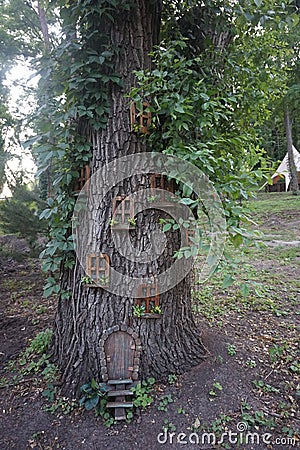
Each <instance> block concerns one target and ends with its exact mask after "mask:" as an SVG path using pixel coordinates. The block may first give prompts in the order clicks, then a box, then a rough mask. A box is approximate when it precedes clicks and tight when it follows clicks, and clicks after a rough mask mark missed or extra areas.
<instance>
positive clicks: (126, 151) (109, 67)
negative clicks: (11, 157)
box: [53, 0, 205, 393]
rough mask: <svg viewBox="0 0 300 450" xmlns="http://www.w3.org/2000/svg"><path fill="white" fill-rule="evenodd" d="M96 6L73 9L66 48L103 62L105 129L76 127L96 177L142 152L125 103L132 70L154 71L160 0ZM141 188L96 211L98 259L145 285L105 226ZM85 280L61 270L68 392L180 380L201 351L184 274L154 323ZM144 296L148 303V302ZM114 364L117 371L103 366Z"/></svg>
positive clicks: (164, 297)
mask: <svg viewBox="0 0 300 450" xmlns="http://www.w3.org/2000/svg"><path fill="white" fill-rule="evenodd" d="M102 3H103V2H98V3H97V2H96V3H95V2H91V1H89V2H82V3H81V4H80V8H77V10H75V9H73V13H74V14H75V15H76V14H77V15H78V16H77V17H78V22H77V24H79V27H80V29H79V35H78V34H77V36H76V37H75V36H74V35H71V36H68V37H67V39H69V43H70V42H71V41H72V39H73V40H74V39H77V40H80V41H81V45H82V46H83V50H84V51H85V52H86V54H89V55H93V56H94V58H98V61H99V58H100V60H102V61H103V62H104V59H105V58H106V60H108V64H103V66H102V68H101V69H100V77H102V81H103V77H107V78H105V80H107V83H105V92H104V91H103V84H102V85H101V78H100V83H98V89H99V91H101V90H102V92H100V96H101V95H102V98H101V103H102V106H101V104H100V105H99V107H100V108H101V107H102V108H104V109H105V111H106V113H107V121H106V123H104V124H102V125H101V127H99V122H98V123H97V118H95V120H94V123H92V124H91V123H89V124H87V122H86V120H85V118H82V119H80V118H79V117H78V115H77V119H78V120H77V124H76V126H75V128H76V132H77V133H79V134H80V135H81V138H82V140H83V142H84V143H88V144H89V146H90V160H89V161H88V164H89V167H90V169H91V172H92V173H93V174H94V173H96V171H97V170H99V169H101V167H102V166H103V165H104V164H107V163H109V162H110V161H112V160H114V159H117V158H120V157H122V156H125V155H130V154H136V153H140V152H145V151H147V144H146V141H145V140H144V139H143V135H142V134H140V133H139V132H133V131H132V125H131V124H130V101H129V99H128V98H127V97H128V94H129V93H130V90H131V89H132V88H133V87H134V85H135V83H136V79H135V71H137V70H147V69H150V68H151V58H150V56H149V53H150V52H151V51H152V50H153V46H154V45H155V44H157V43H158V37H159V30H160V20H161V19H160V17H161V2H160V1H159V0H155V1H146V0H137V1H135V2H132V3H130V5H129V4H128V3H127V2H111V3H115V4H116V5H117V4H118V6H113V5H112V6H111V8H108V9H107V10H105V7H104V6H103V5H104V3H103V5H102ZM107 3H109V2H107ZM91 10H93V13H92V14H91ZM99 30H101V31H100V32H99ZM80 57H81V58H82V55H80ZM101 58H102V59H101ZM78 64H79V63H78ZM82 64H84V61H82ZM116 74H117V75H116ZM89 81H90V83H94V82H97V80H96V79H95V78H94V77H93V75H90V79H88V78H86V80H85V82H86V83H88V82H89ZM76 106H77V107H78V105H76ZM141 180H142V179H141V177H137V178H135V179H134V180H133V181H130V183H128V181H127V183H126V182H124V183H123V184H121V185H119V186H117V188H116V189H115V191H114V193H113V192H112V193H110V195H108V196H107V197H106V198H105V201H104V202H103V203H102V204H101V208H99V206H98V212H96V215H97V218H96V222H97V224H98V225H97V232H96V235H97V239H98V243H99V244H98V247H97V250H96V254H97V255H99V254H100V253H105V254H107V255H108V257H109V264H110V265H111V268H115V269H116V268H117V269H118V270H120V271H121V272H122V271H124V276H125V275H127V274H128V273H129V274H134V275H135V276H136V277H139V276H140V277H143V276H144V275H145V270H147V268H146V269H145V265H144V264H134V262H130V261H129V262H128V260H127V259H126V257H122V256H121V255H120V254H119V253H118V249H114V248H112V240H111V239H112V238H111V232H110V226H109V222H110V218H111V217H112V204H113V198H114V196H116V194H117V193H119V194H120V192H122V193H124V194H125V195H129V194H130V193H131V192H130V191H132V190H136V189H137V187H138V185H139V184H140V183H141ZM149 180H150V177H148V181H147V177H146V185H147V183H148V187H149V186H150V181H149ZM144 183H145V181H144ZM92 185H93V179H92V180H91V187H92ZM96 208H97V207H96ZM155 219H156V220H157V219H158V218H157V214H156V213H155V211H154V210H153V209H152V210H151V212H148V213H144V214H143V213H141V214H140V217H138V218H137V220H138V224H137V231H136V234H134V236H133V240H134V244H135V245H137V246H139V245H141V246H142V245H144V246H146V247H147V245H148V244H149V242H148V243H147V242H146V241H147V239H148V235H150V234H151V231H153V229H152V228H153V223H154V222H155ZM140 230H142V232H141V231H140ZM141 240H142V241H143V244H141ZM177 247H178V246H177ZM172 250H173V251H175V250H176V242H175V241H174V238H173V242H171V244H170V246H169V248H167V250H166V252H165V254H163V257H162V259H161V262H160V265H159V266H158V267H159V270H164V269H165V268H166V266H167V265H168V264H169V263H170V260H172V256H171V255H172V253H173V251H172ZM96 257H97V256H96ZM148 270H149V269H148ZM154 270H155V268H154V269H153V271H154ZM90 275H91V274H90ZM148 275H149V274H148ZM155 275H156V274H155V273H154V276H155ZM84 276H85V272H84V268H83V267H82V266H81V265H80V264H79V262H78V260H76V263H75V265H74V267H73V268H72V269H69V270H67V269H66V268H65V267H64V269H63V272H62V280H61V284H62V286H63V288H64V290H65V291H67V292H68V291H69V292H70V291H71V292H72V295H71V297H70V298H68V296H60V298H59V304H58V309H57V314H56V320H55V328H54V341H53V350H54V359H55V361H56V362H57V364H58V367H59V368H60V370H61V373H62V376H63V380H64V387H65V390H66V391H68V392H69V393H70V392H71V393H74V392H78V389H79V387H80V386H81V385H82V384H83V383H84V382H86V381H87V380H88V379H91V378H92V377H94V378H97V379H99V377H100V374H102V376H103V379H104V380H105V379H107V378H115V377H117V378H119V377H122V376H123V378H124V377H125V378H130V377H131V375H134V373H135V375H134V376H133V378H137V377H139V378H144V377H146V376H149V375H152V376H154V377H161V376H163V375H165V376H166V375H167V374H169V373H174V372H176V373H178V372H182V371H184V370H186V369H188V368H190V367H191V366H192V365H194V364H196V363H198V362H199V361H201V360H202V358H203V356H204V353H205V351H204V348H203V345H202V343H201V338H200V332H199V330H198V328H197V327H196V325H195V322H194V319H193V315H192V307H191V295H190V279H189V276H187V277H186V279H185V280H184V281H181V282H180V283H179V284H178V285H177V286H176V287H175V288H173V289H170V290H169V291H168V292H165V293H161V294H160V299H159V303H160V304H159V306H160V308H161V311H162V313H161V314H158V316H159V318H156V319H147V318H143V317H141V318H136V317H134V316H133V307H134V306H135V303H136V298H134V297H136V296H133V298H130V297H128V294H127V295H125V294H124V295H121V294H120V295H116V294H114V293H112V292H110V289H107V290H106V289H102V288H94V287H89V286H86V285H85V284H84V283H82V279H83V278H84ZM152 295H153V294H152ZM141 296H142V297H145V296H146V297H147V296H149V294H141ZM153 298H154V297H153ZM156 298H157V297H156ZM112 332H114V333H116V335H118V339H120V341H118V340H116V343H115V344H114V345H115V348H114V349H112V348H110V347H109V344H108V343H106V341H108V339H109V336H110V335H111V333H112ZM128 336H129V338H130V339H131V344H130V342H129V341H130V339H129V341H128V339H127V337H128ZM121 342H122V344H121ZM106 345H108V347H106ZM110 345H112V346H113V344H110ZM129 345H131V347H128V346H129ZM132 345H135V346H136V348H135V355H134V360H133V359H131V356H130V352H131V351H132V350H130V348H132ZM112 360H113V364H115V365H116V366H118V368H115V369H114V368H111V367H109V366H110V365H111V364H112Z"/></svg>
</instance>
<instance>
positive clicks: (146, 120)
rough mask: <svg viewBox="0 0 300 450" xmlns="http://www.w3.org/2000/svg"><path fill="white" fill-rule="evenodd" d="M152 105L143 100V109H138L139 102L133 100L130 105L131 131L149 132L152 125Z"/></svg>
mask: <svg viewBox="0 0 300 450" xmlns="http://www.w3.org/2000/svg"><path fill="white" fill-rule="evenodd" d="M149 108H150V105H149V103H147V102H143V109H142V111H140V110H138V108H137V103H136V102H133V103H132V104H131V106H130V123H131V131H139V132H140V133H144V134H148V133H149V128H150V125H151V112H150V110H149Z"/></svg>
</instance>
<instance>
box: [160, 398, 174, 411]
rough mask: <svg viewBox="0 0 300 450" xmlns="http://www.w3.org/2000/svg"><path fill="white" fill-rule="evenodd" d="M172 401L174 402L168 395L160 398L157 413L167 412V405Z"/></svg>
mask: <svg viewBox="0 0 300 450" xmlns="http://www.w3.org/2000/svg"><path fill="white" fill-rule="evenodd" d="M173 401H174V400H173V399H172V397H171V395H170V394H168V395H164V396H163V397H162V399H161V400H160V402H159V405H158V407H157V409H158V411H167V406H168V404H169V403H173Z"/></svg>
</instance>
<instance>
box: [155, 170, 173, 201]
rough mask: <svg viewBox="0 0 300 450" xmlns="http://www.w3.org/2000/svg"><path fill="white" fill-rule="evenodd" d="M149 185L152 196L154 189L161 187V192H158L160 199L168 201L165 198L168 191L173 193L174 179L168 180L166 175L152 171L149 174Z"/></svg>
mask: <svg viewBox="0 0 300 450" xmlns="http://www.w3.org/2000/svg"><path fill="white" fill-rule="evenodd" d="M157 180H159V183H158V182H157ZM150 186H151V191H152V193H153V196H155V190H156V189H161V190H162V191H163V192H161V193H160V201H163V202H168V203H169V200H168V199H167V198H166V197H167V195H168V193H169V192H171V193H174V191H175V187H174V180H168V178H167V176H166V175H162V174H157V173H153V174H152V175H151V176H150Z"/></svg>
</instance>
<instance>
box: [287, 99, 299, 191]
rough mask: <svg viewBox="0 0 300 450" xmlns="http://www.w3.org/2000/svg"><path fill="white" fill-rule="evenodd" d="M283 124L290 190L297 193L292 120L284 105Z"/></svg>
mask: <svg viewBox="0 0 300 450" xmlns="http://www.w3.org/2000/svg"><path fill="white" fill-rule="evenodd" d="M284 125H285V133H286V140H287V152H288V162H289V163H288V167H289V173H290V179H291V181H290V186H289V187H290V190H291V191H292V192H293V194H295V195H297V193H298V192H299V185H298V172H297V167H296V164H295V159H294V152H293V138H292V122H291V117H290V113H289V109H288V107H287V106H286V107H285V111H284Z"/></svg>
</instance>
